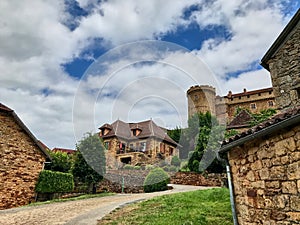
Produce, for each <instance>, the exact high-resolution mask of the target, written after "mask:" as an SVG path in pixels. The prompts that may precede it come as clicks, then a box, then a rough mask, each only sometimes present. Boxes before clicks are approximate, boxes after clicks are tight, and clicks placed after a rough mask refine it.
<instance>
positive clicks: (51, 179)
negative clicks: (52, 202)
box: [35, 170, 74, 193]
mask: <svg viewBox="0 0 300 225" xmlns="http://www.w3.org/2000/svg"><path fill="white" fill-rule="evenodd" d="M73 189H74V180H73V175H72V174H70V173H62V172H54V171H50V170H43V171H42V172H41V173H40V176H39V179H38V182H37V184H36V187H35V190H36V192H39V193H58V192H70V191H73Z"/></svg>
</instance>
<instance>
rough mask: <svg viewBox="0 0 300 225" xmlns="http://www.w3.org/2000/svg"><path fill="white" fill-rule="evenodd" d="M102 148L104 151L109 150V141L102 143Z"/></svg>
mask: <svg viewBox="0 0 300 225" xmlns="http://www.w3.org/2000/svg"><path fill="white" fill-rule="evenodd" d="M104 147H105V149H106V150H108V149H109V141H105V142H104Z"/></svg>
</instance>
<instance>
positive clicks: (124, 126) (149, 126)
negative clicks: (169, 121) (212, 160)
mask: <svg viewBox="0 0 300 225" xmlns="http://www.w3.org/2000/svg"><path fill="white" fill-rule="evenodd" d="M105 127H107V126H104V125H103V126H101V127H100V128H99V129H100V130H102V129H104V128H105ZM110 127H111V129H110V130H109V132H108V133H107V134H106V135H102V136H101V137H102V138H104V139H105V138H109V137H114V136H117V137H119V138H124V139H127V140H130V139H131V140H136V139H143V138H148V137H156V138H159V139H162V140H164V141H167V142H169V143H171V144H173V145H178V144H177V143H176V142H175V141H173V140H172V139H171V138H170V137H169V136H168V135H167V134H166V132H165V130H164V129H163V128H161V127H159V126H157V125H156V124H155V123H154V122H153V120H146V121H143V122H138V123H125V122H123V121H121V120H116V121H115V122H113V123H112V124H111V125H110ZM133 129H139V130H140V131H141V132H140V133H139V135H138V136H133V135H132V132H131V131H132V130H133Z"/></svg>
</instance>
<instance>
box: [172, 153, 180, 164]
mask: <svg viewBox="0 0 300 225" xmlns="http://www.w3.org/2000/svg"><path fill="white" fill-rule="evenodd" d="M180 163H181V161H180V159H179V157H178V156H177V155H174V156H173V157H172V160H171V165H172V166H180Z"/></svg>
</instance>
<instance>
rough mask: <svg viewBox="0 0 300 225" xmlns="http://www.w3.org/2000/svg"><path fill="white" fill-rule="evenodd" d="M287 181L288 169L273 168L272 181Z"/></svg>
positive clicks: (271, 171)
mask: <svg viewBox="0 0 300 225" xmlns="http://www.w3.org/2000/svg"><path fill="white" fill-rule="evenodd" d="M284 179H286V168H285V167H284V166H273V167H271V169H270V180H284Z"/></svg>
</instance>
